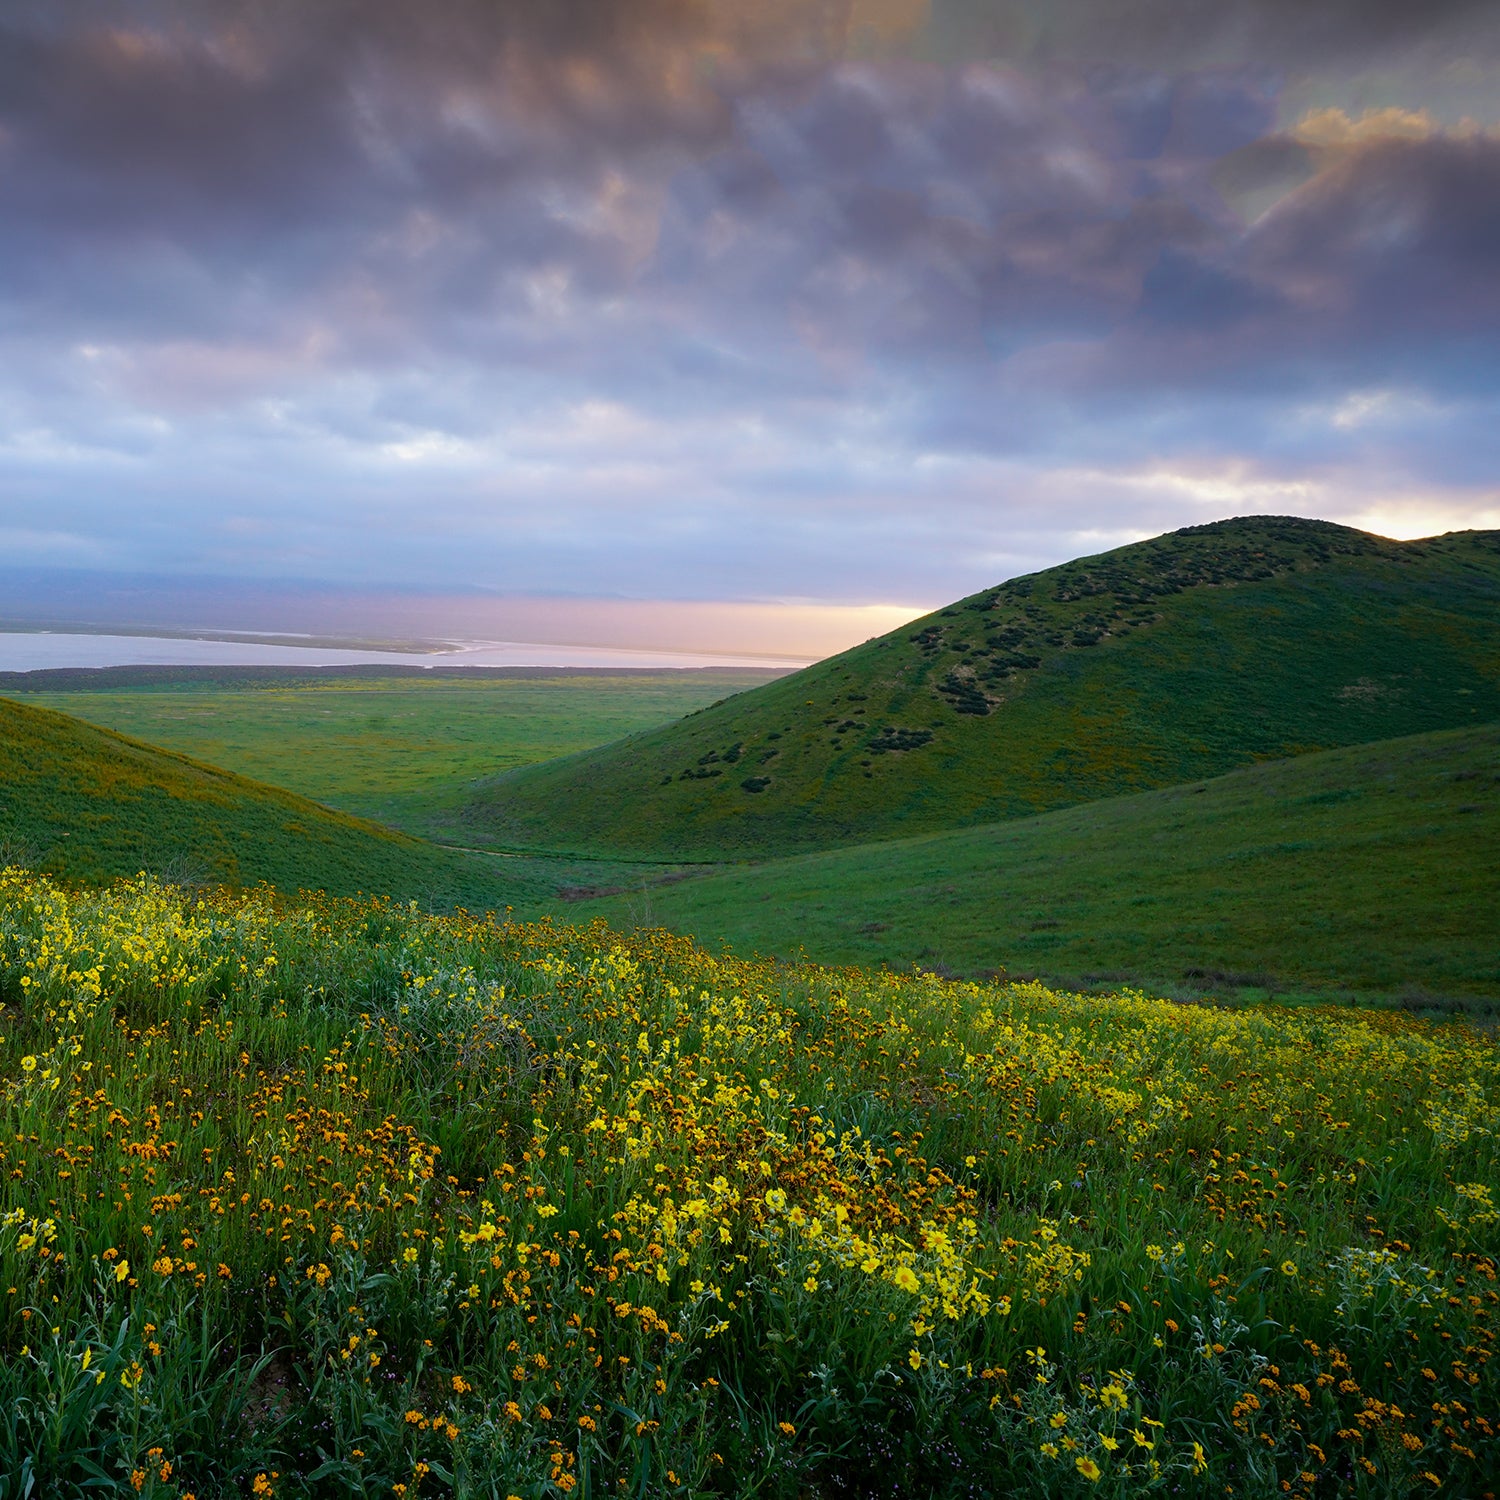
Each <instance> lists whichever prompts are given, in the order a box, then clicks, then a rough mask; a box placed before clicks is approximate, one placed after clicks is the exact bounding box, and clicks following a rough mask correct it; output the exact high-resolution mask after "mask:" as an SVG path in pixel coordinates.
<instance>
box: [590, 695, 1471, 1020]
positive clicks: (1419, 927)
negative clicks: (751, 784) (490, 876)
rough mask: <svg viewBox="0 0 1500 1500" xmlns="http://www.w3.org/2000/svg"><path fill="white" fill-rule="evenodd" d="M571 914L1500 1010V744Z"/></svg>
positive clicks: (1305, 763) (648, 890)
mask: <svg viewBox="0 0 1500 1500" xmlns="http://www.w3.org/2000/svg"><path fill="white" fill-rule="evenodd" d="M568 910H570V911H571V914H572V916H573V918H574V920H577V919H578V918H579V917H580V915H594V914H596V913H598V914H601V915H603V916H605V917H606V918H607V919H608V920H609V921H611V922H613V923H616V924H620V923H631V922H643V923H645V924H647V925H649V924H651V923H660V924H662V925H664V926H666V927H669V928H671V929H673V930H675V931H677V932H683V933H690V934H692V935H693V936H694V937H696V938H697V939H698V940H699V941H700V942H706V943H718V942H719V941H721V940H727V941H729V942H730V943H732V944H733V945H734V946H735V947H736V948H737V949H739V950H740V951H742V952H754V951H760V952H763V953H777V954H782V955H791V954H795V953H797V952H798V951H799V950H802V949H804V948H805V950H806V952H807V954H808V955H809V956H810V957H812V958H814V959H817V960H820V961H822V962H826V963H859V964H874V963H880V962H885V963H889V964H892V965H894V966H897V967H907V966H909V965H911V964H912V963H914V962H915V963H920V964H923V965H925V966H928V967H938V966H941V967H946V968H947V969H949V970H951V971H956V972H959V973H963V974H969V975H973V974H977V973H982V972H984V971H994V970H998V969H1002V968H1003V969H1006V970H1009V971H1010V972H1011V973H1013V974H1014V973H1040V974H1042V975H1045V976H1047V977H1049V978H1050V979H1054V980H1057V981H1060V982H1071V983H1080V982H1083V983H1086V982H1097V981H1099V980H1101V979H1104V980H1113V981H1120V980H1126V979H1129V980H1131V981H1135V982H1145V983H1151V984H1168V985H1174V986H1185V987H1189V988H1192V989H1196V990H1197V991H1199V992H1200V993H1201V992H1204V991H1210V992H1211V991H1218V992H1219V993H1221V994H1222V993H1224V992H1225V991H1226V989H1235V988H1245V987H1249V988H1252V989H1260V990H1267V989H1269V990H1274V991H1279V992H1281V993H1283V994H1285V993H1287V992H1288V991H1297V990H1303V989H1322V990H1328V989H1340V990H1353V991H1362V992H1375V993H1385V994H1400V993H1401V992H1403V991H1405V992H1406V994H1407V996H1408V997H1409V998H1412V999H1420V998H1421V997H1422V996H1423V995H1424V994H1429V995H1439V996H1489V997H1493V998H1500V944H1497V942H1496V934H1497V930H1500V926H1497V923H1500V726H1495V725H1490V726H1487V727H1484V728H1480V729H1466V730H1453V731H1446V732H1442V733H1438V734H1430V735H1418V736H1414V737H1411V738H1408V739H1400V740H1387V741H1382V742H1380V743H1378V744H1374V745H1365V746H1360V747H1358V748H1354V749H1344V750H1332V751H1326V752H1323V753H1321V754H1315V755H1307V756H1303V757H1299V758H1298V759H1296V760H1290V761H1280V762H1268V763H1265V764H1261V765H1257V766H1253V767H1249V768H1246V769H1244V770H1240V771H1235V772H1232V773H1230V774H1229V775H1227V776H1223V777H1220V778H1218V779H1216V780H1212V781H1207V782H1195V783H1191V784H1188V785H1186V786H1179V787H1173V788H1171V789H1170V790H1166V791H1158V792H1146V793H1141V794H1139V795H1136V796H1130V797H1118V798H1111V799H1108V800H1106V801H1100V802H1092V803H1088V804H1086V805H1085V806H1082V807H1075V808H1068V809H1065V810H1062V811H1059V812H1053V813H1047V814H1044V815H1042V816H1040V817H1034V818H1024V819H1018V820H1015V821H1012V822H1006V823H999V824H991V825H987V826H985V827H982V828H971V829H963V830H959V831H957V832H952V833H944V834H933V835H928V836H926V837H922V838H913V839H902V840H900V841H896V842H891V843H882V844H878V845H873V846H865V847H860V848H854V849H840V850H834V851H829V852H826V853H820V854H809V855H803V856H801V857H799V858H794V859H784V860H777V861H773V862H771V863H767V864H763V865H759V866H755V867H753V868H748V869H737V870H730V871H726V872H723V873H717V874H711V875H702V876H695V877H693V878H691V879H687V880H683V881H681V883H676V884H670V885H647V886H643V887H639V888H636V889H632V890H630V891H628V892H627V893H624V894H621V895H618V896H615V897H612V898H610V899H606V900H602V901H591V902H585V903H581V904H578V905H574V906H572V907H570V908H568Z"/></svg>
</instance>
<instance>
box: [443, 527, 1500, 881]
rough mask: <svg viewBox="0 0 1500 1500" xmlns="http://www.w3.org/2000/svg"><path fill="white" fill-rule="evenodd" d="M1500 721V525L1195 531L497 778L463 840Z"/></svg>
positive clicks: (563, 835)
mask: <svg viewBox="0 0 1500 1500" xmlns="http://www.w3.org/2000/svg"><path fill="white" fill-rule="evenodd" d="M1497 718H1500V532H1459V533H1454V534H1452V535H1449V536H1443V537H1436V538H1431V539H1428V540H1425V541H1415V542H1394V541H1388V540H1385V539H1383V538H1381V537H1376V536H1370V535H1368V534H1366V533H1364V532H1360V531H1353V530H1350V529H1349V528H1347V527H1342V526H1335V525H1332V524H1329V523H1327V522H1323V521H1306V520H1298V519H1295V518H1290V519H1289V518H1278V517H1252V518H1244V519H1238V520H1232V521H1220V522H1215V523H1213V524H1211V525H1207V526H1194V527H1189V528H1187V529H1186V530H1184V531H1178V532H1173V533H1171V534H1170V535H1168V536H1163V537H1157V538H1155V539H1154V540H1152V541H1148V542H1141V543H1138V544H1135V545H1133V546H1129V547H1122V548H1120V549H1118V550H1117V551H1114V552H1108V553H1104V554H1102V555H1101V556H1098V557H1090V558H1083V559H1080V560H1078V561H1076V562H1071V563H1067V564H1064V565H1063V566H1061V567H1057V568H1051V569H1048V570H1047V571H1045V572H1042V573H1037V574H1033V575H1031V576H1029V577H1025V578H1016V579H1012V580H1010V581H1009V582H1008V583H1004V584H1001V585H999V586H998V587H996V588H991V589H986V590H985V591H984V592H983V593H980V594H976V595H974V596H973V597H971V598H968V599H964V600H960V601H959V602H958V603H956V604H953V605H950V606H949V607H947V608H946V609H942V610H939V611H938V612H936V613H934V614H931V615H928V616H927V617H925V618H924V619H921V620H918V621H916V622H914V623H913V624H911V625H909V626H906V627H904V628H903V629H902V630H899V631H896V632H894V633H892V634H890V635H887V636H884V637H881V638H880V639H877V640H873V641H870V642H867V643H866V644H865V645H863V646H858V647H856V648H854V649H853V650H851V651H846V652H844V653H843V654H842V655H840V656H836V657H832V658H830V659H829V660H827V661H825V662H820V663H818V664H817V665H816V666H813V667H810V668H808V669H807V670H805V671H803V672H799V673H796V674H794V675H793V676H790V677H786V678H782V679H781V680H780V681H778V682H774V683H770V684H768V685H766V686H764V687H760V688H756V689H754V690H753V691H750V692H746V693H741V694H739V695H737V696H735V697H733V698H730V699H727V700H725V701H724V702H722V703H720V704H717V705H715V706H714V707H712V708H709V709H705V710H702V711H700V712H699V713H696V714H693V715H690V716H689V717H688V718H686V719H684V720H682V721H680V722H679V723H676V724H673V725H671V726H669V727H667V728H664V729H660V730H655V731H652V732H649V733H645V734H640V735H635V736H632V737H630V738H628V739H624V740H621V741H619V742H617V743H616V744H613V745H609V746H606V747H604V748H602V749H598V750H592V751H588V752H585V753H583V754H579V755H574V756H570V757H567V758H564V759H560V760H556V761H551V762H548V763H546V764H544V765H539V766H532V767H527V768H524V769H521V770H518V771H515V772H511V773H508V774H506V775H504V776H500V777H496V778H495V779H494V780H492V781H490V782H489V783H487V784H486V785H484V786H482V787H481V788H480V789H479V791H478V792H477V793H476V794H475V796H474V798H473V799H472V801H471V802H470V803H469V806H468V809H467V814H466V816H467V820H468V824H469V827H470V829H471V830H472V833H471V836H470V839H469V840H467V841H472V842H481V841H487V842H490V843H492V844H495V845H497V846H501V847H510V848H548V849H566V850H569V851H573V852H583V851H593V852H606V851H607V852H611V853H617V854H618V853H625V852H630V853H633V854H637V855H640V856H657V857H676V858H683V859H713V858H722V857H725V856H731V857H733V856H740V855H744V856H764V855H767V854H787V853H792V852H796V851H800V850H808V849H816V848H827V847H830V846H837V845H843V844H857V843H866V842H870V841H874V840H879V839H885V838H890V837H893V836H896V835H898V834H907V833H912V832H918V831H923V830H936V829H942V828H954V827H960V826H966V825H973V824H979V823H988V822H995V821H998V820H1000V819H1005V818H1015V817H1025V816H1027V815H1030V814H1033V813H1037V812H1043V811H1047V810H1049V809H1052V808H1058V807H1063V806H1067V805H1070V804H1074V803H1079V802H1087V801H1093V800H1095V799H1098V798H1101V797H1112V796H1118V795H1120V794H1122V793H1128V792H1134V791H1141V790H1146V789H1148V788H1152V787H1164V786H1171V785H1175V784H1177V783H1179V782H1184V781H1189V780H1193V779H1195V778H1201V777H1205V776H1215V775H1219V774H1221V773H1223V772H1225V771H1228V770H1230V769H1232V768H1233V767H1235V766H1239V765H1245V764H1247V763H1250V762H1253V761H1256V760H1263V759H1275V758H1280V757H1285V756H1290V755H1298V754H1302V753H1305V752H1308V751H1314V750H1322V749H1330V748H1333V747H1336V746H1339V745H1351V744H1362V743H1366V742H1369V741H1373V740H1380V739H1387V738H1392V737H1395V736H1399V735H1406V734H1416V733H1422V732H1425V731H1430V730H1436V729H1444V728H1456V727H1460V726H1463V725H1471V724H1476V723H1485V722H1488V721H1490V720H1493V719H1497Z"/></svg>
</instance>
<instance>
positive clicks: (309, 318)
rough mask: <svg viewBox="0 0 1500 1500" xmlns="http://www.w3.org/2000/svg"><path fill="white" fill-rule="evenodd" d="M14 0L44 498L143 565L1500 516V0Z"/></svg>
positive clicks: (361, 576) (13, 335)
mask: <svg viewBox="0 0 1500 1500" xmlns="http://www.w3.org/2000/svg"><path fill="white" fill-rule="evenodd" d="M0 28H3V31H0V525H3V526H5V527H8V528H11V530H12V531H14V532H15V533H16V534H17V535H20V534H22V533H24V534H26V535H32V534H35V535H38V536H46V535H53V534H56V535H57V536H59V537H68V538H77V539H80V541H79V545H80V546H83V547H85V548H86V549H87V556H88V557H89V558H90V559H94V560H96V561H97V565H98V566H101V567H106V566H114V567H119V568H121V569H126V570H148V571H152V572H156V573H168V574H170V573H178V574H183V575H188V574H191V573H193V572H194V571H206V572H210V573H214V574H216V575H217V574H223V573H242V574H244V575H247V576H253V577H259V578H277V577H282V578H295V577H300V578H306V579H314V578H323V579H330V580H343V581H344V582H346V583H355V582H360V581H376V580H398V581H405V582H408V583H411V584H413V585H417V586H420V587H422V588H424V589H429V590H441V589H444V588H455V589H462V588H467V587H484V588H488V589H499V590H513V591H517V592H520V593H527V594H535V593H538V592H547V591H550V590H557V589H564V590H568V591H571V592H572V593H575V594H606V593H613V594H628V595H633V596H636V597H639V598H645V599H662V598H675V599H684V600H685V599H699V600H723V599H743V600H771V599H780V598H788V597H799V598H808V599H814V598H816V599H824V600H830V601H838V602H841V603H845V604H853V603H858V602H882V603H888V604H892V605H907V606H911V605H915V604H920V603H936V602H937V601H939V600H941V599H943V598H946V597H950V596H952V595H954V594H956V593H960V592H963V591H966V590H968V589H970V588H975V587H979V586H981V585H982V584H984V583H986V582H989V581H992V580H993V578H994V576H996V575H997V574H998V573H1001V572H1006V571H1016V570H1017V569H1019V568H1023V567H1027V566H1038V565H1042V564H1044V563H1047V562H1052V561H1056V560H1059V559H1060V558H1062V557H1064V556H1067V555H1070V553H1071V552H1073V551H1076V550H1086V549H1087V547H1088V545H1089V541H1088V539H1090V538H1099V537H1114V536H1118V537H1122V538H1123V537H1129V536H1132V535H1138V534H1143V533H1149V532H1150V531H1151V530H1155V529H1162V528H1164V527H1167V526H1171V525H1174V524H1184V523H1187V522H1190V521H1196V520H1202V519H1205V518H1206V515H1207V514H1209V513H1213V514H1223V513H1229V512H1233V511H1243V510H1267V509H1275V510H1300V511H1304V512H1313V513H1317V514H1321V515H1326V516H1329V517H1331V518H1335V519H1349V520H1355V521H1363V522H1367V523H1371V524H1373V521H1372V518H1380V517H1389V518H1392V519H1390V520H1388V521H1386V522H1383V523H1382V524H1386V525H1391V526H1397V527H1405V526H1407V525H1409V524H1423V523H1422V521H1421V519H1420V518H1424V517H1425V518H1431V519H1432V521H1433V523H1434V524H1435V525H1444V526H1445V525H1462V524H1485V523H1486V522H1485V518H1486V517H1493V515H1494V488H1493V486H1494V481H1493V475H1494V474H1495V473H1496V472H1497V468H1496V459H1497V457H1500V454H1497V451H1496V450H1497V439H1496V437H1495V433H1496V432H1497V431H1500V425H1497V422H1496V420H1495V419H1496V416H1497V411H1496V406H1497V402H1500V378H1497V376H1500V371H1497V358H1496V354H1495V351H1496V349H1497V348H1500V341H1497V335H1500V275H1497V274H1496V273H1497V270H1500V131H1497V122H1496V119H1495V118H1494V117H1493V114H1492V115H1491V116H1490V117H1485V116H1484V113H1483V109H1484V104H1483V101H1484V100H1485V99H1486V97H1487V95H1486V94H1485V92H1484V90H1483V89H1482V88H1481V87H1479V86H1478V85H1477V84H1476V83H1475V79H1474V70H1475V69H1476V68H1477V69H1479V70H1480V72H1481V73H1483V72H1484V70H1485V69H1487V68H1492V67H1493V65H1494V64H1495V62H1496V61H1497V59H1500V16H1497V12H1496V11H1495V9H1494V7H1492V6H1486V5H1483V4H1461V3H1451V4H1435V5H1430V6H1426V7H1422V8H1420V9H1419V8H1417V7H1412V6H1409V5H1404V4H1396V3H1394V0H1392V3H1389V4H1387V3H1383V0H1382V3H1363V0H1362V3H1355V0H1347V3H1339V0H1335V3H1330V4H1326V5H1318V6H1306V5H1292V4H1290V3H1283V0H1259V3H1245V0H1240V3H1232V4H1228V5H1224V6H1201V5H1197V4H1189V3H1186V0H1147V3H1144V4H1142V5H1139V6H1131V7H1128V8H1121V7H1118V6H1113V5H1108V4H1105V3H1104V0H1092V3H1083V0H1074V3H1055V4H1050V5H1048V6H1046V7H1042V6H1041V5H1040V4H1039V3H1038V4H1029V3H1020V0H1016V3H994V4H989V3H986V4H979V3H978V0H973V3H970V4H962V3H960V4H954V5H942V6H936V5H934V6H930V7H929V6H928V5H926V4H923V3H918V0H858V3H853V0H851V3H846V4H840V5H836V6H829V5H824V4H821V3H815V0H781V3H777V4H771V5H766V6H756V7H750V6H738V5H728V4H710V5H701V4H689V3H688V0H631V3H625V0H615V3H601V0H591V3H587V4H585V3H583V0H576V3H570V4H563V5H554V6H531V5H522V4H519V3H502V4H493V3H481V0H449V3H445V4H442V5H433V6H421V7H417V6H410V5H406V4H397V3H395V0H389V3H386V0H376V3H361V4H354V3H353V0H340V3H335V0H324V3H311V4H299V5H296V6H290V5H287V6H250V5H248V4H245V5H241V4H236V3H231V4H227V5H224V6H219V7H214V8H213V9H211V10H205V9H204V8H202V7H195V6H192V7H190V6H186V5H181V4H174V3H168V0H159V3H154V4H145V5H142V6H137V7H133V8H131V9H130V11H129V12H128V13H125V12H121V11H120V9H119V8H118V7H116V6H112V5H105V4H102V3H97V4H95V3H83V4H80V5H78V6H69V7H67V8H65V9H58V10H51V9H37V10H35V11H28V12H22V13H20V14H19V16H12V17H11V18H10V19H9V20H4V21H0ZM1490 107H1491V109H1492V108H1493V106H1492V105H1491V106H1490ZM38 545H40V544H38ZM57 545H58V546H61V545H62V543H58V544H57ZM14 555H16V556H19V555H20V554H19V553H16V554H14Z"/></svg>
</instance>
